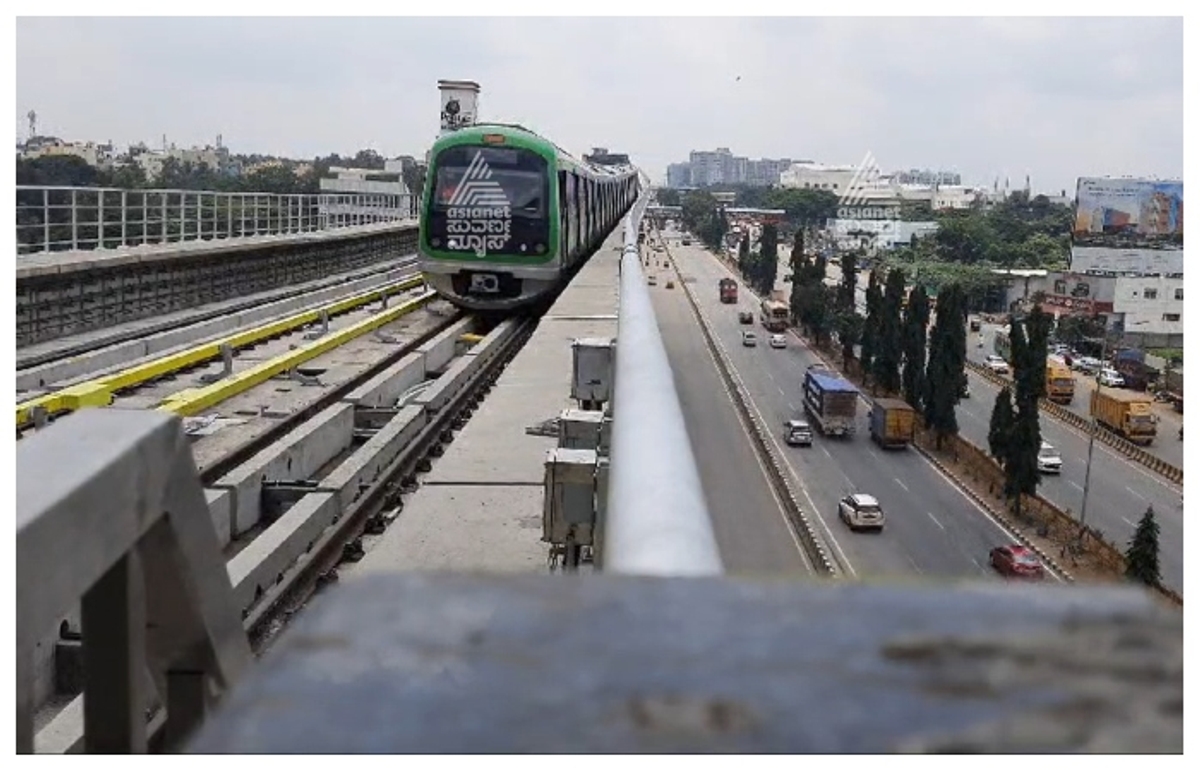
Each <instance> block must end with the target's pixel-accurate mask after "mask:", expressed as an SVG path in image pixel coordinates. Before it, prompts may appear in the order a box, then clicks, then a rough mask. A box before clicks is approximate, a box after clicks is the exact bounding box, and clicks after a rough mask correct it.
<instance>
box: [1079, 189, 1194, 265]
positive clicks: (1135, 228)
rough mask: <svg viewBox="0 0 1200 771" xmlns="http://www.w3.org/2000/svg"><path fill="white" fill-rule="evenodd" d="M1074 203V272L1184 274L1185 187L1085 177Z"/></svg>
mask: <svg viewBox="0 0 1200 771" xmlns="http://www.w3.org/2000/svg"><path fill="white" fill-rule="evenodd" d="M1075 201H1076V203H1075V221H1074V223H1073V225H1072V227H1071V240H1072V246H1071V270H1072V271H1074V272H1091V271H1105V272H1116V273H1147V274H1154V273H1182V272H1183V182H1180V181H1162V180H1153V179H1110V178H1096V177H1084V178H1081V179H1080V180H1079V185H1078V187H1077V189H1076V198H1075Z"/></svg>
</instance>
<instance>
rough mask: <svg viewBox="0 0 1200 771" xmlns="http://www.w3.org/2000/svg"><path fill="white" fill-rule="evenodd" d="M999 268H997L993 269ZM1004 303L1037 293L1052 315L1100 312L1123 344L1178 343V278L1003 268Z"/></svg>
mask: <svg viewBox="0 0 1200 771" xmlns="http://www.w3.org/2000/svg"><path fill="white" fill-rule="evenodd" d="M997 272H1001V271H997ZM1007 272H1008V273H1010V274H1013V280H1012V281H1010V283H1009V288H1008V298H1007V299H1008V303H1009V306H1010V307H1011V306H1012V304H1013V303H1016V302H1018V301H1021V300H1030V299H1032V298H1033V296H1034V295H1036V294H1038V293H1039V292H1040V293H1041V294H1042V297H1043V299H1042V309H1043V310H1045V311H1046V312H1047V313H1050V314H1052V315H1053V316H1055V317H1058V316H1063V315H1073V314H1085V315H1093V314H1097V315H1100V316H1103V317H1104V319H1105V323H1106V325H1107V327H1108V328H1109V330H1111V331H1112V332H1113V333H1114V334H1116V335H1118V336H1119V337H1120V339H1121V342H1123V343H1124V344H1125V345H1134V346H1141V347H1149V348H1154V347H1167V348H1181V347H1183V277H1182V276H1115V275H1107V276H1106V275H1095V274H1087V273H1072V272H1066V271H1007Z"/></svg>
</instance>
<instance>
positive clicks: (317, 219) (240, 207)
mask: <svg viewBox="0 0 1200 771" xmlns="http://www.w3.org/2000/svg"><path fill="white" fill-rule="evenodd" d="M416 200H417V199H416V197H415V196H412V195H401V194H391V193H300V194H292V195H283V194H277V193H224V192H214V191H199V190H121V189H115V188H98V187H39V186H30V185H17V231H16V236H17V254H18V255H29V254H39V253H42V252H59V251H72V250H91V249H117V248H123V247H134V246H145V245H151V244H169V243H179V242H186V241H213V240H223V239H228V238H252V237H256V236H270V235H297V234H301V233H313V232H318V231H324V230H334V229H338V228H345V227H357V226H360V225H371V224H377V223H392V222H395V223H399V222H404V221H408V220H415V219H416Z"/></svg>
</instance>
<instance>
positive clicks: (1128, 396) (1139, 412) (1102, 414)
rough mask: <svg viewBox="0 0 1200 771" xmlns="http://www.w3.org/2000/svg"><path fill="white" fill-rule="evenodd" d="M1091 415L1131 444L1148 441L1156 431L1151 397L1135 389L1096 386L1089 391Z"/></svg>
mask: <svg viewBox="0 0 1200 771" xmlns="http://www.w3.org/2000/svg"><path fill="white" fill-rule="evenodd" d="M1091 414H1092V417H1093V418H1095V419H1096V422H1097V423H1099V424H1100V425H1102V426H1104V427H1105V428H1107V429H1108V430H1110V431H1113V432H1115V433H1116V434H1118V435H1120V436H1122V437H1124V438H1126V439H1128V440H1129V441H1131V442H1133V443H1134V444H1150V442H1152V441H1153V440H1154V436H1155V434H1157V433H1158V426H1157V424H1156V423H1155V420H1154V413H1153V411H1152V402H1151V400H1150V397H1149V396H1147V395H1146V394H1143V393H1137V392H1134V391H1119V390H1115V389H1097V390H1096V391H1094V392H1093V393H1092V405H1091Z"/></svg>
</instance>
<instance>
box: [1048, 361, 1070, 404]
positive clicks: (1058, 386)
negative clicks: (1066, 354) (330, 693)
mask: <svg viewBox="0 0 1200 771" xmlns="http://www.w3.org/2000/svg"><path fill="white" fill-rule="evenodd" d="M1046 398H1047V399H1049V400H1050V401H1052V402H1058V403H1059V404H1070V403H1071V402H1072V401H1074V400H1075V376H1074V375H1072V374H1071V370H1070V368H1069V367H1067V364H1066V362H1062V361H1055V360H1054V359H1046Z"/></svg>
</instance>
